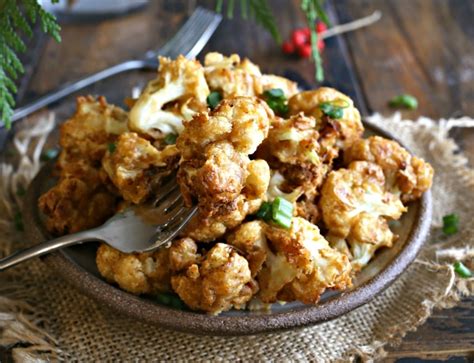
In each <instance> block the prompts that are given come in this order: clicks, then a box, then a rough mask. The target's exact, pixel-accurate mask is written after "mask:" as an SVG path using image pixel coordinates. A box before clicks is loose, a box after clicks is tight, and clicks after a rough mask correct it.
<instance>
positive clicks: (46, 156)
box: [40, 148, 59, 161]
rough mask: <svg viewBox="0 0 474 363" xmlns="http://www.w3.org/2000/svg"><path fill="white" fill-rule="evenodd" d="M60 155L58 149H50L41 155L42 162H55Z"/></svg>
mask: <svg viewBox="0 0 474 363" xmlns="http://www.w3.org/2000/svg"><path fill="white" fill-rule="evenodd" d="M58 155H59V150H58V149H54V148H53V149H48V150H46V151H44V152H43V153H42V154H41V157H40V160H41V161H49V160H54V159H56V158H57V156H58Z"/></svg>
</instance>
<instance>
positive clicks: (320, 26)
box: [316, 22, 328, 34]
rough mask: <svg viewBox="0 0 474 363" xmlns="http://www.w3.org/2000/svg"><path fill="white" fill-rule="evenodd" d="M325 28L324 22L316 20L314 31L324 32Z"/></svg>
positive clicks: (326, 28)
mask: <svg viewBox="0 0 474 363" xmlns="http://www.w3.org/2000/svg"><path fill="white" fill-rule="evenodd" d="M326 30H328V27H327V26H326V24H324V23H323V22H318V23H317V24H316V33H318V34H319V33H323V32H325V31H326Z"/></svg>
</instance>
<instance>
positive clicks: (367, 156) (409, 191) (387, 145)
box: [344, 136, 434, 203]
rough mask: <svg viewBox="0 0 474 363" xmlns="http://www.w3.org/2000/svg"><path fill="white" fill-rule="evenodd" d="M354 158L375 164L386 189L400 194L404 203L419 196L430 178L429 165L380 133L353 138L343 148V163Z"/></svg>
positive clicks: (428, 183) (431, 179)
mask: <svg viewBox="0 0 474 363" xmlns="http://www.w3.org/2000/svg"><path fill="white" fill-rule="evenodd" d="M357 160H361V161H370V162H373V163H375V164H377V165H379V166H380V167H381V168H382V170H383V172H384V174H385V180H386V186H387V189H388V190H390V191H392V192H393V193H401V199H402V201H403V202H404V203H406V202H410V201H413V200H416V199H418V198H420V197H421V195H422V194H423V193H424V192H426V191H427V190H428V189H429V188H430V187H431V183H432V181H433V173H434V172H433V168H432V167H431V165H430V164H428V163H427V162H425V161H424V160H422V159H419V158H417V157H416V156H411V155H410V153H409V152H408V151H407V150H405V149H404V148H403V147H402V146H400V144H399V143H397V142H396V141H393V140H387V139H384V138H383V137H380V136H371V137H369V138H367V139H361V140H357V141H356V142H355V143H354V144H353V145H352V146H351V147H350V148H349V149H348V150H346V152H345V153H344V161H345V163H346V164H349V163H351V162H352V161H357Z"/></svg>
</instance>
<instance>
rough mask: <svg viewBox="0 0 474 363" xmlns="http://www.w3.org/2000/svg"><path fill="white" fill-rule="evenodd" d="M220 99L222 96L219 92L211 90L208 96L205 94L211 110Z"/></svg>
mask: <svg viewBox="0 0 474 363" xmlns="http://www.w3.org/2000/svg"><path fill="white" fill-rule="evenodd" d="M221 101H222V96H221V94H220V93H219V92H216V91H214V92H211V93H209V96H207V104H208V106H209V108H210V109H211V110H213V109H215V108H216V107H217V105H218V104H219V102H221Z"/></svg>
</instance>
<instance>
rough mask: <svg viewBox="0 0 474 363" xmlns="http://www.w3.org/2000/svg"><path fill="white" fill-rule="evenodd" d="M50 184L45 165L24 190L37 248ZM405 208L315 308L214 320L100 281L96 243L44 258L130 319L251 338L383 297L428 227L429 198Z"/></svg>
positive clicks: (293, 306) (370, 129)
mask: <svg viewBox="0 0 474 363" xmlns="http://www.w3.org/2000/svg"><path fill="white" fill-rule="evenodd" d="M365 126H366V129H367V135H370V134H378V135H381V136H384V137H386V138H390V139H395V138H394V137H393V136H392V135H389V134H388V133H386V132H384V131H382V130H380V129H379V128H377V127H375V126H373V125H370V124H367V123H366V124H365ZM53 183H54V181H53V180H52V178H51V165H49V166H45V167H44V168H43V169H42V170H41V171H40V172H39V174H38V175H37V176H36V178H35V179H34V181H33V182H32V183H31V186H30V188H29V190H28V193H27V196H26V203H27V204H26V206H29V207H30V208H25V216H24V218H25V225H26V226H28V236H29V238H30V239H31V242H32V243H40V242H42V241H44V240H46V239H48V237H49V236H48V234H47V233H46V231H45V228H44V224H43V222H42V219H43V218H42V216H41V213H40V211H39V210H38V208H37V200H38V198H39V196H40V195H41V194H42V193H43V192H44V191H45V190H47V189H48V188H49V187H51V185H52V184H53ZM408 209H409V210H408V212H407V213H406V214H404V216H403V217H402V218H401V220H400V221H399V222H397V223H396V224H394V225H393V226H392V229H393V230H394V231H395V232H396V233H397V234H399V235H400V238H399V240H398V241H397V243H395V245H394V247H392V248H390V249H382V250H380V251H379V252H378V253H377V254H376V257H375V258H374V259H373V260H372V261H371V262H370V264H369V265H368V266H367V267H366V268H364V269H363V270H362V271H361V272H360V273H359V274H358V275H357V277H356V279H355V281H354V286H353V288H351V289H350V290H347V291H344V292H342V293H340V292H338V293H335V292H328V293H325V294H324V295H323V296H322V298H321V301H320V303H319V304H318V305H304V304H302V303H298V302H294V303H288V304H285V305H279V304H274V306H273V307H272V311H271V312H254V311H246V310H244V311H229V312H225V313H222V314H220V315H218V316H213V315H206V314H203V313H197V312H191V311H182V310H175V309H173V308H170V307H167V306H164V305H160V304H159V303H157V302H155V301H153V300H152V299H151V298H147V297H138V296H134V295H132V294H129V293H127V292H125V291H122V290H120V289H119V288H118V287H116V286H113V285H111V284H109V283H107V282H105V281H104V280H103V279H102V278H101V276H100V274H99V272H98V270H97V267H96V265H95V253H96V249H97V244H95V243H86V244H84V245H78V246H74V247H70V248H65V249H63V250H61V251H60V252H57V253H53V254H51V255H48V256H46V257H45V258H44V261H45V262H46V263H47V264H48V265H49V266H50V267H51V268H53V269H54V270H56V272H57V274H58V275H60V276H61V277H63V278H64V279H65V280H67V281H68V282H69V283H71V284H72V285H74V286H76V287H77V289H78V290H80V291H81V292H83V293H84V294H86V295H88V296H90V297H91V298H93V299H95V300H96V301H97V302H98V303H99V304H101V305H105V306H106V307H109V308H110V309H113V310H115V311H117V312H118V313H122V314H124V315H127V316H129V317H130V318H132V319H137V320H141V321H143V322H147V323H152V324H156V325H157V326H160V327H164V328H169V329H174V330H180V331H184V332H190V333H195V334H210V335H246V334H255V333H262V332H269V331H275V330H283V329H290V328H295V327H302V326H307V325H311V324H317V323H321V322H324V321H327V320H330V319H334V318H337V317H338V316H341V315H343V314H345V313H347V312H349V311H351V310H353V309H355V308H357V307H359V306H361V305H363V304H365V303H367V302H369V301H370V300H372V299H373V298H374V297H375V296H376V295H377V294H379V293H380V292H382V291H383V290H384V289H385V288H386V287H387V286H389V285H390V284H391V283H392V282H393V281H395V279H396V278H397V277H398V276H399V275H400V274H401V273H402V272H403V271H404V270H405V269H406V268H407V267H408V265H410V263H411V262H412V261H413V260H414V259H415V257H416V255H417V253H418V251H419V250H420V248H421V246H422V245H423V242H424V240H425V238H426V236H427V234H428V230H429V226H430V222H431V193H430V192H427V193H425V194H424V195H423V197H422V198H421V199H420V200H419V201H417V202H415V203H412V204H411V205H410V206H409V208H408Z"/></svg>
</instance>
